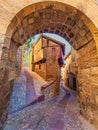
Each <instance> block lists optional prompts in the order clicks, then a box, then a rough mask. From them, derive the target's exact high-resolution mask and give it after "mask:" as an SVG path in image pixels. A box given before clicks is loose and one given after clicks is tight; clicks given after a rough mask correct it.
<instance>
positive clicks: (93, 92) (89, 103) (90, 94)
mask: <svg viewBox="0 0 98 130" xmlns="http://www.w3.org/2000/svg"><path fill="white" fill-rule="evenodd" d="M77 64H78V74H77V86H78V100H79V102H80V111H81V113H82V114H83V115H84V116H85V117H86V118H87V119H88V120H89V121H90V122H91V123H93V124H95V125H97V127H98V109H97V108H98V53H97V50H96V47H95V44H94V41H93V40H91V41H90V42H89V44H87V45H86V46H85V47H83V48H81V49H80V50H78V58H77Z"/></svg>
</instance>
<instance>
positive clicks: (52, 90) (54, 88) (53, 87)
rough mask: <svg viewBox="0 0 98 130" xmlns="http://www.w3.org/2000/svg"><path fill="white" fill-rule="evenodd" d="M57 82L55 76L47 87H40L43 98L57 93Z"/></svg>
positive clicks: (57, 79) (58, 81)
mask: <svg viewBox="0 0 98 130" xmlns="http://www.w3.org/2000/svg"><path fill="white" fill-rule="evenodd" d="M59 83H60V79H59V78H56V79H55V80H54V82H53V83H52V84H50V85H49V86H48V87H47V88H42V94H43V95H44V96H45V99H50V98H53V97H54V96H57V95H58V94H59Z"/></svg>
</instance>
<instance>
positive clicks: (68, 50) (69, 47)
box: [31, 33, 71, 56]
mask: <svg viewBox="0 0 98 130" xmlns="http://www.w3.org/2000/svg"><path fill="white" fill-rule="evenodd" d="M40 35H41V34H37V35H35V36H33V37H34V38H32V41H31V43H35V42H36V41H37V40H38V38H39V37H40ZM43 35H45V36H48V37H50V38H52V39H54V40H56V41H59V42H62V43H64V44H66V49H65V56H66V55H67V54H68V53H69V52H70V50H71V46H70V44H69V43H68V42H67V41H66V40H65V39H64V38H62V37H61V36H59V35H56V34H52V33H43Z"/></svg>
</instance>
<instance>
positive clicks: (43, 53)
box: [32, 35, 65, 81]
mask: <svg viewBox="0 0 98 130" xmlns="http://www.w3.org/2000/svg"><path fill="white" fill-rule="evenodd" d="M64 55H65V44H64V43H60V42H58V41H55V40H53V39H50V38H49V37H46V36H43V35H42V36H41V37H40V38H39V39H38V41H37V42H36V43H35V44H34V46H33V58H32V59H33V61H32V64H33V71H35V72H36V73H38V74H39V75H40V76H42V77H43V78H44V79H45V80H47V81H49V80H51V79H55V78H56V77H57V76H58V75H59V73H60V67H61V66H62V65H63V56H64Z"/></svg>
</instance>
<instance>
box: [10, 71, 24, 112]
mask: <svg viewBox="0 0 98 130" xmlns="http://www.w3.org/2000/svg"><path fill="white" fill-rule="evenodd" d="M25 100H26V76H25V73H24V70H22V71H21V73H20V77H19V79H18V81H17V82H15V83H14V85H13V89H12V94H11V97H10V103H9V108H8V112H9V113H11V112H14V111H16V110H18V109H19V108H21V107H22V106H24V105H25V104H26V102H25Z"/></svg>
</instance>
